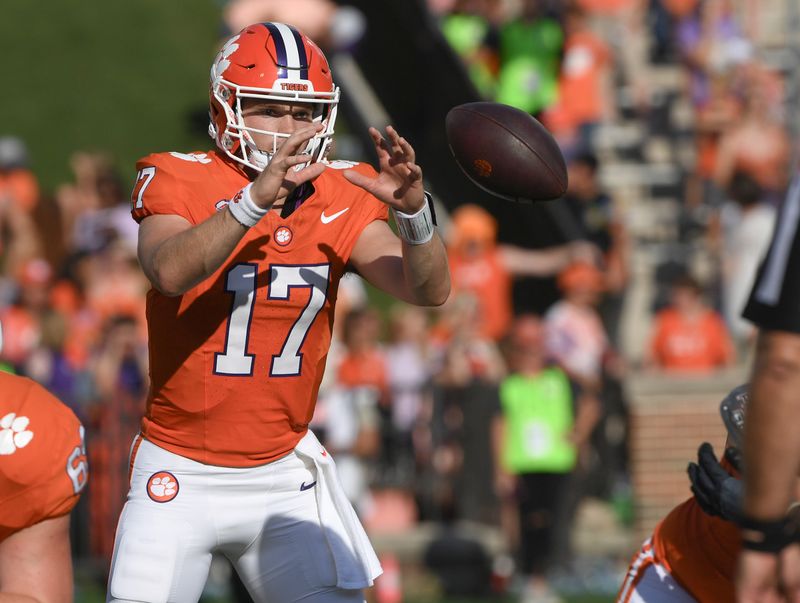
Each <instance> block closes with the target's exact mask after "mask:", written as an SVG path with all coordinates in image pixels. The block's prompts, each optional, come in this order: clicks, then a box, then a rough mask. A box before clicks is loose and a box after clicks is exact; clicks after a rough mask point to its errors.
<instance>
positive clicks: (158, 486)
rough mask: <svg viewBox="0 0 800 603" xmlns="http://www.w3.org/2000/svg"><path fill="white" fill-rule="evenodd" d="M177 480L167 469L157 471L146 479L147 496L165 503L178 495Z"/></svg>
mask: <svg viewBox="0 0 800 603" xmlns="http://www.w3.org/2000/svg"><path fill="white" fill-rule="evenodd" d="M179 489H180V486H179V485H178V480H177V479H176V478H175V476H174V475H172V474H171V473H170V472H169V471H158V472H156V473H154V474H153V475H151V476H150V479H148V480H147V496H149V497H150V499H151V500H153V501H155V502H157V503H166V502H169V501H171V500H172V499H173V498H175V497H176V496H178V490H179Z"/></svg>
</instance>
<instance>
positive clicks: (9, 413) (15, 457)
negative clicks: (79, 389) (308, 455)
mask: <svg viewBox="0 0 800 603" xmlns="http://www.w3.org/2000/svg"><path fill="white" fill-rule="evenodd" d="M88 476H89V472H88V464H87V462H86V449H85V448H84V442H83V426H82V425H81V424H80V421H78V419H77V417H76V416H75V414H74V413H73V412H72V411H71V410H70V409H69V408H67V407H66V406H65V405H64V404H62V403H61V402H60V401H59V400H57V399H56V398H55V397H54V396H53V395H52V394H50V393H49V392H48V391H47V390H46V389H44V388H43V387H42V386H40V385H39V384H37V383H35V382H34V381H31V380H30V379H27V378H25V377H19V376H16V375H11V374H9V373H6V372H3V371H0V601H3V602H6V601H7V602H9V603H11V602H16V601H18V602H20V603H22V602H26V601H48V602H53V603H69V602H71V601H72V592H73V588H72V558H71V553H70V539H69V514H70V512H71V511H72V508H73V507H74V506H75V504H76V503H77V502H78V499H79V498H80V494H81V491H82V490H83V489H84V487H85V486H86V480H87V479H88Z"/></svg>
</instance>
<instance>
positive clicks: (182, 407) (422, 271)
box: [108, 23, 450, 603]
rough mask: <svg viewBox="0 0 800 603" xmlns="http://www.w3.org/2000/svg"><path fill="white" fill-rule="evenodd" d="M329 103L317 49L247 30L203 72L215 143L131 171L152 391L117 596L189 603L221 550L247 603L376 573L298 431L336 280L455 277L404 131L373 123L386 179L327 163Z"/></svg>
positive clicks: (137, 454) (442, 290)
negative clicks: (145, 287) (350, 274)
mask: <svg viewBox="0 0 800 603" xmlns="http://www.w3.org/2000/svg"><path fill="white" fill-rule="evenodd" d="M338 102H339V88H338V87H336V86H335V85H334V83H333V80H332V76H331V71H330V68H329V66H328V62H327V60H326V58H325V56H324V55H323V53H322V52H321V51H320V49H319V48H318V47H317V46H316V45H315V44H314V42H312V41H311V40H310V39H309V38H308V37H306V36H305V35H303V34H302V33H301V32H299V31H298V30H296V29H295V28H293V27H291V26H288V25H285V24H282V23H259V24H256V25H252V26H249V27H246V28H244V29H243V30H242V31H240V32H239V33H237V34H236V35H234V36H232V37H231V38H230V39H229V40H228V41H227V42H226V43H225V44H224V46H223V47H222V49H221V50H220V52H219V54H218V55H217V57H216V59H215V60H214V62H213V65H212V67H211V88H210V118H211V125H210V127H209V132H210V134H211V136H212V138H213V139H214V141H215V143H216V148H215V149H214V150H211V151H208V152H194V153H188V154H187V153H177V152H173V153H158V154H154V155H149V156H147V157H145V158H143V159H142V160H140V161H139V162H138V164H137V169H138V176H137V181H136V185H135V188H134V190H133V194H132V212H133V217H134V219H135V220H136V221H137V222H139V247H138V253H139V259H140V262H141V265H142V268H143V270H144V272H145V274H146V275H147V276H148V277H149V279H150V280H151V282H152V289H151V291H150V292H149V294H148V298H147V322H148V331H149V348H150V361H151V362H150V373H151V375H150V376H151V388H150V393H149V397H148V401H147V409H146V413H145V416H144V418H143V420H142V425H141V434H140V436H139V437H137V439H136V440H135V442H134V445H133V447H132V455H131V481H130V491H129V494H128V500H127V503H126V505H125V508H124V510H123V512H122V514H121V517H120V521H119V525H118V528H117V535H116V541H115V547H114V556H113V560H112V568H111V576H110V579H109V594H108V600H109V601H153V602H155V601H159V602H163V601H170V602H188V601H197V600H198V598H199V597H200V594H201V591H202V590H203V586H204V583H205V581H206V577H207V574H208V570H209V564H210V562H211V556H212V553H213V552H219V553H221V554H224V555H225V556H227V557H228V558H229V559H230V560H231V562H232V563H233V565H234V566H235V568H236V570H237V571H238V573H239V575H240V576H241V577H242V579H243V581H244V583H245V584H246V586H247V588H248V590H249V592H250V594H251V596H252V597H253V598H254V599H255V600H256V601H274V602H281V603H283V602H285V601H297V600H303V601H308V602H312V601H314V602H323V601H324V602H328V601H336V602H350V601H353V602H355V601H362V600H363V593H362V589H363V588H365V587H367V586H369V585H371V584H372V583H373V580H374V578H375V577H376V576H378V575H379V574H380V567H379V564H378V562H377V558H376V556H375V553H374V551H373V549H372V546H371V544H370V543H369V541H368V540H367V538H366V536H365V533H364V530H363V528H362V526H361V525H360V523H359V522H358V519H357V518H356V516H355V513H354V511H353V509H352V507H351V506H350V504H349V503H348V502H347V499H346V497H345V496H344V494H343V492H342V489H341V487H340V485H339V483H338V478H337V477H336V472H335V465H334V463H333V461H332V460H331V458H330V455H329V454H328V453H327V451H326V450H325V449H324V448H323V447H322V446H321V445H320V444H319V442H318V441H317V440H316V438H315V436H314V434H313V433H312V432H311V431H309V429H308V423H309V421H310V419H311V417H312V414H313V412H314V405H315V401H316V395H317V390H318V388H319V384H320V380H321V378H322V372H323V369H324V366H325V359H326V355H327V352H328V347H329V344H330V339H331V326H332V321H333V310H334V304H335V301H336V294H337V289H338V286H339V281H340V279H341V278H342V276H343V274H344V273H345V272H346V271H348V270H353V271H355V272H357V273H359V274H360V275H361V276H363V277H364V278H366V279H367V280H368V281H370V282H371V283H372V284H373V285H375V286H377V287H379V288H381V289H383V290H384V291H387V292H388V293H390V294H392V295H394V296H395V297H397V298H400V299H402V300H404V301H406V302H410V303H413V304H418V305H426V306H436V305H441V304H442V303H444V302H445V300H446V299H447V296H448V294H449V290H450V279H449V272H448V266H447V260H446V254H445V251H444V247H443V245H442V242H441V240H440V238H439V236H438V234H437V233H436V231H435V228H434V223H433V216H432V211H431V206H430V199H429V198H428V196H427V194H426V193H425V192H424V190H423V185H422V170H421V169H420V167H419V166H418V165H417V164H416V163H415V154H414V149H413V148H412V147H411V145H410V144H409V143H408V141H406V140H405V139H404V138H402V137H401V136H400V135H399V134H398V133H397V132H396V131H395V130H394V129H393V128H392V127H387V128H386V131H385V132H384V133H381V132H379V131H378V130H376V129H374V128H372V129H370V135H371V137H372V140H373V141H374V144H375V149H376V152H377V155H378V160H379V168H380V169H379V172H376V171H375V170H374V169H373V168H372V167H370V166H368V165H365V164H358V163H352V162H346V161H331V162H328V161H327V160H326V155H327V153H328V150H329V148H330V144H331V140H332V136H333V133H334V124H335V121H336V111H337V105H338ZM389 211H391V212H392V213H393V214H394V220H395V222H396V224H397V227H398V231H399V236H397V235H395V234H394V233H393V231H392V230H391V229H390V227H389V225H388V223H387V219H388V212H389Z"/></svg>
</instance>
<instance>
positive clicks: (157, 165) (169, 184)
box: [131, 153, 194, 222]
mask: <svg viewBox="0 0 800 603" xmlns="http://www.w3.org/2000/svg"><path fill="white" fill-rule="evenodd" d="M170 159H171V158H170V156H169V154H166V153H158V154H153V155H148V156H147V157H144V158H142V159H140V160H139V161H137V162H136V182H135V183H134V186H133V191H132V193H131V214H132V215H133V219H134V220H136V222H141V221H142V220H143V219H144V218H146V217H147V216H152V215H155V214H167V215H177V216H181V217H183V218H186V219H187V220H189V221H190V222H194V219H193V216H192V212H191V198H190V194H189V190H188V188H187V186H186V181H185V175H184V174H183V173H182V170H181V166H180V164H179V163H178V162H177V161H175V160H170Z"/></svg>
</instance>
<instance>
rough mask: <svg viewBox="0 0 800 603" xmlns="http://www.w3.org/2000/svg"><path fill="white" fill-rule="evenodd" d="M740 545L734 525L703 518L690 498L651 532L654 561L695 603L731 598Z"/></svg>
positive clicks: (720, 520)
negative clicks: (667, 572) (666, 570)
mask: <svg viewBox="0 0 800 603" xmlns="http://www.w3.org/2000/svg"><path fill="white" fill-rule="evenodd" d="M740 543H741V536H740V535H739V529H738V528H737V527H736V525H735V524H733V523H732V522H729V521H725V520H724V519H720V518H719V517H711V516H710V515H707V514H706V513H705V512H704V511H703V510H702V509H701V508H700V505H698V504H697V501H696V500H695V499H694V497H692V498H690V499H689V500H687V501H686V502H684V503H682V504H680V505H678V506H677V507H675V508H674V509H673V510H672V511H671V512H670V513H669V515H667V516H666V517H665V518H664V519H663V520H662V521H661V523H660V524H658V526H656V529H655V532H654V533H653V553H654V558H655V561H657V562H659V563H661V564H663V565H664V566H666V567H667V569H669V572H670V574H671V575H672V577H673V578H675V580H677V581H678V582H679V583H680V585H681V586H683V587H684V588H685V589H686V590H687V591H688V592H689V593H690V594H691V595H692V596H693V597H694V598H695V599H697V600H698V601H699V603H715V602H717V601H733V600H734V599H735V594H734V576H735V573H736V559H737V557H738V555H739V549H740V546H741V544H740Z"/></svg>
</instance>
